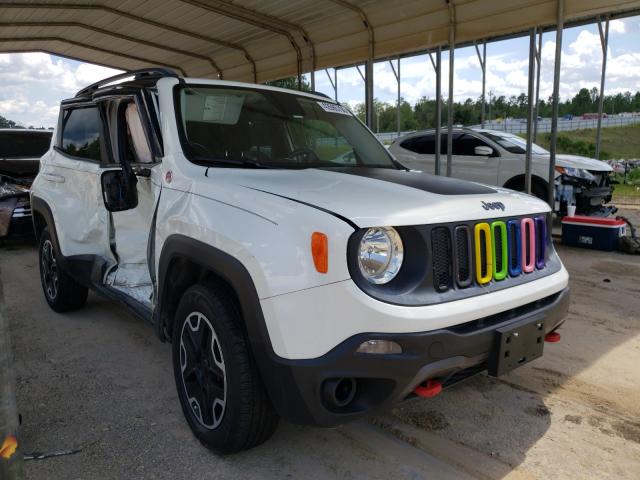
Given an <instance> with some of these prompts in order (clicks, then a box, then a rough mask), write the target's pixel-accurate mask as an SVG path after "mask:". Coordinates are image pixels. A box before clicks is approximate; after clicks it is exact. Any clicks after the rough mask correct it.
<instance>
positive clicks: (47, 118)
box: [0, 52, 119, 127]
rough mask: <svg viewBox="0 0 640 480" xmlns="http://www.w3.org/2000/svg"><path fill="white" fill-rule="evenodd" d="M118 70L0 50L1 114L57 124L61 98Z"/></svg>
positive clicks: (22, 120) (30, 122)
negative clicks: (6, 52) (1, 52)
mask: <svg viewBox="0 0 640 480" xmlns="http://www.w3.org/2000/svg"><path fill="white" fill-rule="evenodd" d="M118 72H119V71H118V70H113V69H110V68H106V67H100V66H97V65H92V64H88V63H81V64H77V63H76V62H69V61H65V60H62V59H60V58H56V57H52V56H51V55H48V54H46V53H38V52H34V53H9V54H0V85H2V89H1V90H0V115H2V116H4V117H7V118H9V119H11V120H14V121H16V122H18V123H20V124H22V125H24V126H28V125H33V126H36V127H40V126H44V127H51V126H54V125H55V123H56V120H57V115H58V106H59V104H60V101H61V100H63V99H65V98H68V97H71V96H73V95H74V94H75V93H76V92H77V91H78V90H79V89H80V88H82V87H83V86H85V85H87V84H89V83H92V82H95V81H97V80H99V79H101V78H105V77H108V76H110V75H114V74H116V73H118Z"/></svg>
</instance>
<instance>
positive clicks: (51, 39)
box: [0, 37, 187, 77]
mask: <svg viewBox="0 0 640 480" xmlns="http://www.w3.org/2000/svg"><path fill="white" fill-rule="evenodd" d="M2 42H45V43H46V42H61V43H66V44H69V45H72V46H74V47H79V48H86V49H88V50H94V51H96V52H101V53H106V54H107V55H116V56H119V57H123V58H128V59H129V60H134V61H136V62H142V63H146V64H148V65H162V66H165V67H169V68H172V69H174V70H178V71H179V72H180V73H182V75H183V76H185V77H186V76H187V74H186V72H185V71H184V70H183V69H182V67H178V66H177V65H171V64H168V63H165V62H157V61H154V60H149V59H147V58H142V57H137V56H135V55H129V54H128V53H122V52H117V51H115V50H109V49H107V48H102V47H96V46H94V45H87V44H85V43H82V42H76V41H74V40H69V39H67V38H62V37H0V43H2ZM0 50H1V49H0ZM38 50H40V51H42V49H40V48H39V49H38ZM56 55H58V54H56ZM61 56H63V55H61ZM115 68H119V69H120V70H122V67H115Z"/></svg>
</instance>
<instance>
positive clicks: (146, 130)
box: [105, 95, 161, 307]
mask: <svg viewBox="0 0 640 480" xmlns="http://www.w3.org/2000/svg"><path fill="white" fill-rule="evenodd" d="M142 99H143V97H142V96H140V95H132V96H126V97H122V98H119V99H116V100H110V101H109V106H108V108H107V111H108V119H109V120H108V121H109V126H110V128H109V131H110V136H111V142H112V145H113V151H114V158H115V159H117V161H119V162H120V163H119V165H110V166H111V167H120V168H123V169H124V168H130V169H131V171H132V172H133V173H134V174H135V176H136V179H137V182H136V186H135V188H136V189H137V197H138V202H137V205H136V206H135V207H134V208H131V209H129V210H125V211H119V212H110V213H109V215H110V227H111V228H110V235H109V242H110V248H111V250H112V252H113V254H114V257H115V259H116V265H115V266H114V267H113V268H112V269H110V271H109V272H108V274H107V277H106V279H105V284H106V285H107V286H109V287H111V288H114V289H116V290H118V291H120V292H122V293H124V294H126V295H128V296H130V297H132V298H133V299H135V300H137V301H138V302H139V303H142V304H143V305H145V306H147V307H150V306H151V304H152V295H153V285H152V278H151V272H150V264H149V261H148V248H149V242H150V240H151V237H150V236H151V235H152V234H153V232H151V230H152V225H153V220H154V215H155V211H156V204H157V202H158V199H159V197H160V185H161V182H160V163H159V162H158V161H157V159H158V158H160V156H159V155H158V152H154V150H155V149H153V148H152V145H154V143H153V141H152V129H151V125H150V122H149V121H148V118H149V117H148V112H147V110H146V108H145V104H144V102H143V100H142Z"/></svg>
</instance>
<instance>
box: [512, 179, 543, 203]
mask: <svg viewBox="0 0 640 480" xmlns="http://www.w3.org/2000/svg"><path fill="white" fill-rule="evenodd" d="M506 188H511V189H512V190H516V191H518V192H524V181H521V182H518V183H516V184H514V185H510V186H508V187H506ZM531 195H533V196H534V197H537V198H539V199H540V200H543V201H545V202H546V201H547V187H546V185H545V184H543V183H540V181H532V182H531Z"/></svg>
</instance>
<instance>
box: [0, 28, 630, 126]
mask: <svg viewBox="0 0 640 480" xmlns="http://www.w3.org/2000/svg"><path fill="white" fill-rule="evenodd" d="M554 53H555V32H550V33H546V34H544V35H543V45H542V69H541V79H540V98H543V99H545V98H548V97H549V96H550V95H551V91H552V87H553V62H554ZM528 56H529V39H528V37H522V38H516V39H511V40H505V41H500V42H493V43H489V44H487V79H486V90H487V95H489V92H492V95H493V96H500V95H505V96H507V97H508V96H511V95H516V96H517V95H519V94H520V93H525V94H526V92H527V78H528V77H527V68H528ZM442 62H443V69H442V70H443V71H442V75H443V77H442V94H443V96H445V97H446V96H448V88H447V87H448V74H449V72H448V55H447V53H446V52H444V53H443V56H442ZM601 62H602V50H601V47H600V36H599V34H598V27H597V25H595V24H594V25H588V26H583V27H575V28H569V29H565V31H564V34H563V46H562V71H561V76H560V97H561V98H562V99H563V100H564V99H567V98H570V97H572V96H573V95H575V94H576V93H577V92H578V90H579V89H580V88H583V87H585V88H589V89H591V88H592V87H597V88H599V87H600V69H601ZM329 72H330V74H331V75H333V70H330V71H329ZM116 73H118V71H117V70H112V69H109V68H105V67H101V66H97V65H92V64H89V63H82V62H76V61H73V60H68V59H65V58H60V57H56V56H52V55H49V54H45V53H15V54H13V53H12V54H0V115H2V116H3V117H5V118H8V119H11V120H14V121H16V122H18V123H19V124H21V125H23V126H30V125H33V126H35V127H41V126H44V127H51V126H54V125H55V123H56V119H57V114H58V105H59V103H60V100H62V99H64V98H68V97H70V96H73V95H74V94H75V92H77V91H78V90H79V89H80V88H82V87H83V86H86V85H88V84H90V83H92V82H95V81H98V80H100V79H102V78H105V77H107V76H110V75H114V74H116ZM374 83H375V90H374V96H375V97H376V98H377V99H379V100H381V101H385V102H389V103H394V102H395V101H396V95H397V83H396V79H395V76H394V74H393V72H392V70H391V67H390V66H389V63H388V62H380V63H377V64H376V65H375V67H374ZM316 90H318V91H320V92H324V93H326V94H328V95H329V96H331V97H333V94H334V92H333V88H332V86H331V84H330V83H329V80H328V78H327V75H326V73H325V72H324V71H319V72H316ZM639 90H640V17H638V16H636V17H630V18H626V19H623V20H613V21H612V22H611V23H610V30H609V51H608V55H607V77H606V84H605V94H615V93H619V92H626V91H632V92H636V91H639ZM481 92H482V72H481V70H480V64H479V62H478V57H477V55H476V51H475V49H474V48H473V47H467V48H460V49H456V51H455V67H454V89H453V94H454V98H455V99H456V100H457V101H460V100H465V99H466V98H469V97H471V98H477V97H479V96H480V94H481ZM401 95H402V96H403V97H404V98H405V99H406V100H407V101H408V102H409V103H411V104H413V103H415V102H416V100H418V99H419V98H421V97H422V96H426V97H429V98H434V97H435V74H434V72H433V68H432V66H431V62H430V61H429V59H428V58H427V57H426V56H425V55H418V56H414V57H410V58H405V59H403V60H402V64H401ZM338 100H339V101H340V102H347V103H349V104H350V105H351V106H353V105H355V104H357V103H359V102H363V101H364V85H363V82H362V79H361V77H360V75H359V73H358V72H357V70H356V69H355V68H350V69H343V70H339V71H338Z"/></svg>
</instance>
